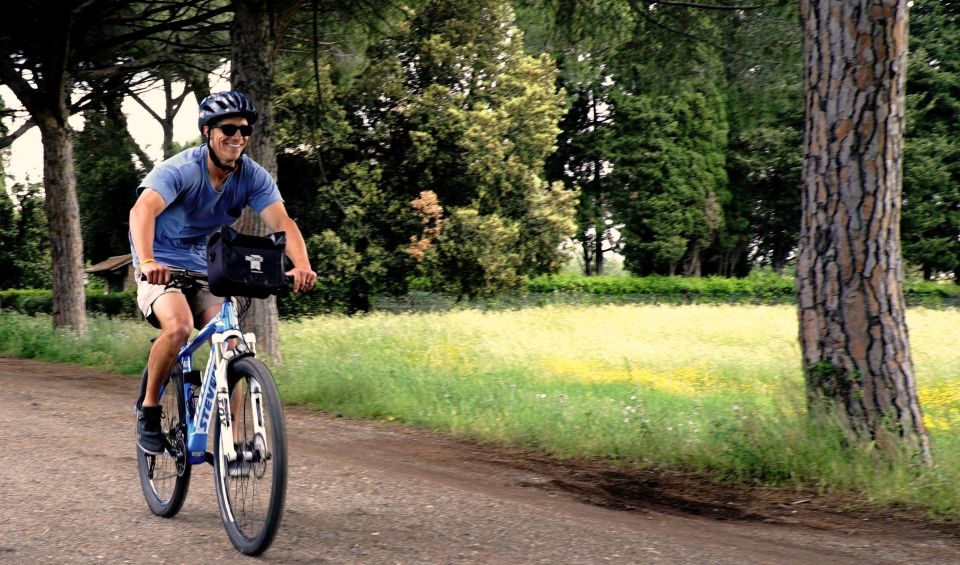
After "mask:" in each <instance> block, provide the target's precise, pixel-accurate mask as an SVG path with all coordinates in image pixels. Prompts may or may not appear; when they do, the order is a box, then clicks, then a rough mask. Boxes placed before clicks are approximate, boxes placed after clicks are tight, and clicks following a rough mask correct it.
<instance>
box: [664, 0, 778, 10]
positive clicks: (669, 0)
mask: <svg viewBox="0 0 960 565" xmlns="http://www.w3.org/2000/svg"><path fill="white" fill-rule="evenodd" d="M781 4H783V3H782V2H772V3H770V4H747V5H736V4H700V3H699V2H682V1H676V0H663V1H661V2H650V3H649V4H647V6H648V7H650V6H655V5H656V6H676V7H678V8H696V9H698V10H759V9H761V8H769V7H770V6H779V5H781Z"/></svg>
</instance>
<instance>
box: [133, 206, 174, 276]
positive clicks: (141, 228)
mask: <svg viewBox="0 0 960 565" xmlns="http://www.w3.org/2000/svg"><path fill="white" fill-rule="evenodd" d="M166 207H167V204H166V203H165V202H164V201H163V197H161V196H160V194H159V193H158V192H157V191H155V190H153V189H151V188H145V189H143V192H141V193H140V197H139V198H137V201H136V203H134V205H133V208H131V209H130V239H131V240H132V241H133V248H134V249H135V250H136V251H137V258H138V259H139V260H140V272H141V273H143V274H144V276H146V277H147V282H149V283H150V284H167V283H168V282H170V272H169V271H168V270H167V267H166V266H165V265H161V264H159V263H157V262H156V261H154V259H153V238H154V230H155V229H156V225H157V216H159V215H160V213H161V212H163V210H164V208H166Z"/></svg>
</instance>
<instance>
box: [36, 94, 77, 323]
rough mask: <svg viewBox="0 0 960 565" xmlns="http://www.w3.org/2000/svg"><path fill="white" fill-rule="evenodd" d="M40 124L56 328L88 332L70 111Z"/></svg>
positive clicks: (45, 117) (43, 118) (46, 116)
mask: <svg viewBox="0 0 960 565" xmlns="http://www.w3.org/2000/svg"><path fill="white" fill-rule="evenodd" d="M36 116H37V115H36V114H35V117H36ZM37 121H38V124H37V125H38V126H40V139H41V141H42V143H43V189H44V199H43V202H44V204H43V206H44V210H45V211H46V213H47V222H48V232H49V234H50V245H51V256H52V257H53V325H54V326H55V327H58V328H60V327H66V328H70V329H71V330H72V331H74V332H76V333H84V332H86V331H87V313H86V305H85V303H84V301H85V295H84V291H83V236H82V232H81V230H80V206H79V204H78V202H77V180H76V176H75V175H74V171H73V140H72V139H71V132H70V126H69V125H68V124H67V120H66V112H64V116H63V117H62V118H59V119H58V117H56V116H53V115H51V114H45V115H42V118H41V119H38V120H37Z"/></svg>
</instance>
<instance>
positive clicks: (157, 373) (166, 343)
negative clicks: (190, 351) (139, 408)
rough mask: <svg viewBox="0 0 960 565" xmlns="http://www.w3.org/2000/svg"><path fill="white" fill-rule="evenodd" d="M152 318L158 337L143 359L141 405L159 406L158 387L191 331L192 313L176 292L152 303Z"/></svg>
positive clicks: (183, 299) (182, 297) (180, 295)
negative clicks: (144, 375)
mask: <svg viewBox="0 0 960 565" xmlns="http://www.w3.org/2000/svg"><path fill="white" fill-rule="evenodd" d="M153 315H154V316H155V317H156V318H157V321H158V322H159V323H160V337H158V338H157V339H156V341H154V342H153V346H152V347H151V348H150V357H149V358H148V359H147V392H146V395H145V396H144V398H143V406H157V405H158V404H159V403H160V399H159V398H158V397H159V395H160V385H161V384H163V379H164V378H166V376H167V374H168V373H169V372H170V369H171V368H172V367H173V363H174V361H175V360H176V358H177V353H178V352H179V351H180V348H181V347H183V344H184V343H186V342H187V338H189V337H190V331H191V330H192V329H193V314H191V313H190V306H189V305H188V304H187V298H186V297H185V296H184V295H183V294H181V293H179V292H168V293H165V294H162V295H160V297H159V298H157V299H156V300H155V301H154V302H153Z"/></svg>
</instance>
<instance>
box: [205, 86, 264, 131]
mask: <svg viewBox="0 0 960 565" xmlns="http://www.w3.org/2000/svg"><path fill="white" fill-rule="evenodd" d="M227 116H243V117H244V118H246V119H247V123H249V124H250V125H253V124H254V122H256V121H257V109H256V108H255V107H254V105H253V101H252V100H250V99H249V98H247V95H246V94H244V93H242V92H240V91H237V90H230V91H228V92H214V93H213V94H211V95H210V96H207V97H206V98H204V99H203V102H200V118H199V119H198V120H197V127H199V128H200V132H201V133H203V126H205V125H209V124H210V123H211V122H216V121H219V120H220V119H221V118H226V117H227Z"/></svg>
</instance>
